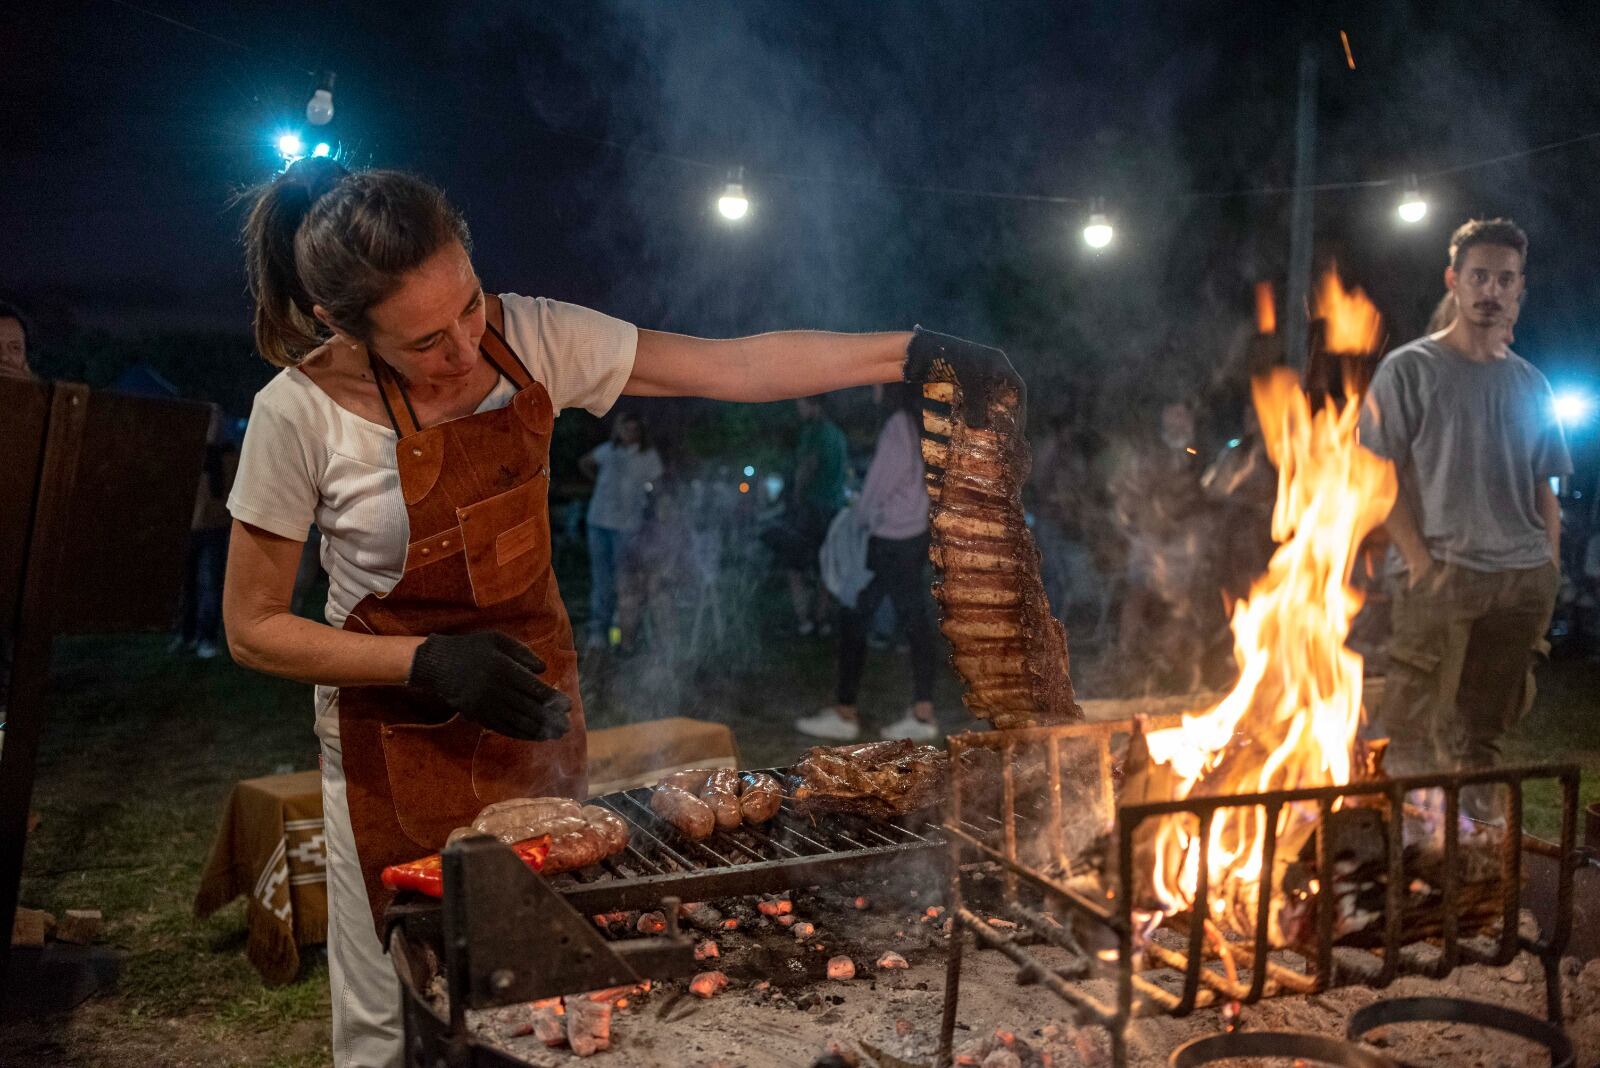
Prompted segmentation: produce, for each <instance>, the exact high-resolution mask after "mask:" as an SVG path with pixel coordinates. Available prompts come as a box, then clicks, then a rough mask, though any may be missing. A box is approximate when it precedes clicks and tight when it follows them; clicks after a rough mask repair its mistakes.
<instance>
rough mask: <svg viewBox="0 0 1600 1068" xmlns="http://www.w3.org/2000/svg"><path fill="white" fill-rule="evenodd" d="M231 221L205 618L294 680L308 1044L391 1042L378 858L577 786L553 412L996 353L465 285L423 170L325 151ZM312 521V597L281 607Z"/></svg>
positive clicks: (394, 856) (754, 396)
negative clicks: (311, 1027) (222, 437)
mask: <svg viewBox="0 0 1600 1068" xmlns="http://www.w3.org/2000/svg"><path fill="white" fill-rule="evenodd" d="M244 238H245V244H246V255H247V260H248V264H247V265H248V269H249V275H250V283H251V292H252V294H253V296H254V298H255V303H256V310H255V335H256V343H257V346H258V348H259V349H260V351H261V354H262V355H263V356H264V357H265V358H266V359H267V360H268V361H269V362H270V363H272V364H274V365H276V366H279V367H282V368H284V370H283V372H282V373H281V374H279V375H277V376H276V377H275V378H274V379H273V380H272V382H270V383H269V384H268V385H267V386H266V387H265V388H264V389H262V390H261V392H260V393H259V394H257V396H256V400H255V406H254V411H253V415H252V418H251V420H250V423H249V429H248V431H247V433H246V436H245V441H244V447H243V450H242V455H241V459H240V464H239V471H238V476H237V480H236V481H235V484H234V488H233V492H232V495H231V496H230V498H229V502H228V503H229V509H230V511H231V512H232V515H233V518H234V524H233V532H232V545H231V549H230V555H229V560H228V575H227V585H226V594H225V603H224V618H225V622H226V625H227V632H228V644H229V648H230V650H231V651H232V653H233V655H234V658H235V659H236V660H238V661H239V662H240V663H241V664H244V665H247V666H249V667H252V668H255V669H256V670H259V671H264V672H268V673H270V674H274V675H280V676H283V677H286V678H291V679H296V680H299V681H302V682H309V683H314V684H315V685H316V733H317V736H318V738H319V740H320V741H321V745H322V765H323V779H322V782H323V810H324V811H323V814H324V819H325V821H326V830H327V855H328V897H329V924H328V946H329V953H328V958H329V981H330V984H331V987H332V995H333V1041H334V1060H335V1063H336V1064H338V1065H341V1066H344V1065H362V1066H370V1065H385V1066H386V1065H398V1064H399V1063H400V1059H401V1043H400V1019H399V1006H400V999H399V988H398V984H397V980H396V978H395V975H394V971H393V969H392V967H391V966H390V964H389V962H387V961H386V960H385V959H384V954H383V947H382V946H381V945H380V943H379V939H378V937H377V934H376V932H375V926H374V925H375V922H376V921H377V920H378V919H379V918H380V917H381V915H382V910H383V907H384V905H385V903H386V894H385V891H384V890H383V889H382V887H381V885H380V883H379V873H380V872H381V871H382V869H383V868H384V867H385V866H386V865H389V864H394V863H397V862H400V861H404V860H406V859H410V858H412V857H415V856H417V855H418V854H421V853H427V852H431V851H435V850H437V849H439V848H440V847H441V846H442V845H443V843H444V840H445V837H446V836H447V835H448V833H449V832H450V830H451V829H453V828H455V827H458V826H461V825H463V824H466V823H469V822H471V820H472V818H473V817H474V815H475V814H476V813H477V812H478V810H479V809H481V808H482V807H483V806H484V805H486V804H488V803H490V802H493V801H499V800H504V799H507V798H511V797H518V796H540V795H547V794H550V795H564V796H570V797H575V798H582V797H584V796H585V792H586V783H585V749H584V725H583V708H582V705H581V702H580V700H579V695H578V678H577V656H576V653H575V652H574V648H573V639H572V629H571V627H570V625H569V624H568V621H567V613H566V609H565V607H564V606H563V604H562V601H561V595H560V592H559V591H558V589H557V587H556V579H555V576H554V574H553V573H552V571H551V562H550V529H549V516H548V513H547V509H546V496H547V493H548V489H549V478H550V470H549V449H550V435H551V427H552V422H553V420H554V419H555V417H556V415H557V414H558V413H559V412H560V411H561V410H562V409H563V408H573V407H581V408H585V409H587V410H589V411H590V412H593V413H595V414H597V415H599V414H602V413H604V412H605V411H606V410H607V409H609V408H610V407H611V405H612V403H613V402H614V401H615V400H616V398H617V396H618V395H619V394H623V393H626V394H629V395H632V396H646V397H672V396H703V397H711V398H715V399H719V400H727V401H774V400H780V399H786V398H793V397H803V396H810V395H813V394H817V393H822V392H825V391H828V390H834V389H841V388H844V387H848V386H859V385H867V384H870V383H876V382H889V381H894V380H897V379H900V378H902V376H904V377H906V378H908V379H909V380H921V379H922V378H925V377H926V376H927V375H928V373H929V372H930V370H931V368H932V366H933V364H934V361H935V360H940V361H943V362H944V363H945V364H948V365H949V366H950V367H952V368H954V370H955V372H956V374H957V375H958V376H959V377H960V380H961V381H963V382H971V383H973V384H974V386H973V388H981V387H982V385H983V384H984V383H987V382H991V381H994V380H995V379H997V378H1001V377H1004V378H1006V379H1008V380H1013V381H1014V380H1015V373H1014V372H1013V371H1012V369H1011V367H1010V365H1009V364H1008V363H1007V362H1006V359H1005V356H1004V354H1002V353H1000V352H999V351H998V350H996V349H988V348H984V347H982V346H979V345H973V344H971V343H968V342H962V341H958V340H956V339H953V338H947V337H943V336H941V335H937V334H929V333H925V332H921V331H917V332H915V333H914V334H906V333H880V334H860V335H848V334H830V333H818V332H783V333H771V334H763V335H759V336H755V337H747V338H738V339H733V340H717V341H712V340H703V339H700V338H693V337H685V336H681V335H677V334H668V333H661V332H658V331H652V330H640V329H637V328H635V327H634V326H632V325H630V324H628V323H625V322H621V321H619V320H616V319H613V318H610V317H609V316H606V315H602V314H600V313H599V312H594V311H590V310H587V309H585V308H580V307H576V306H574V305H570V304H563V303H560V302H559V301H554V300H548V299H545V298H530V297H523V296H518V295H516V294H512V293H506V294H503V295H495V294H492V293H486V292H485V291H484V289H483V286H482V285H481V283H480V281H479V279H478V275H477V272H476V271H475V270H474V269H473V265H472V258H471V255H470V252H471V240H470V238H469V236H468V231H467V225H466V223H465V222H464V221H463V219H462V217H461V216H460V214H459V213H458V212H457V211H456V210H455V209H454V208H453V207H452V206H451V205H450V203H449V202H448V201H447V200H446V199H445V197H444V195H443V194H442V193H441V192H440V191H439V190H438V189H436V188H435V187H433V186H432V185H430V184H428V183H427V182H425V181H423V180H421V179H419V178H416V177H414V176H411V175H408V174H404V173H400V172H395V171H368V172H361V173H350V172H348V171H346V170H345V169H344V168H343V167H342V166H340V165H339V164H338V163H336V162H333V161H331V160H327V159H318V158H310V159H304V160H301V161H299V162H297V163H295V164H294V165H293V166H291V167H289V168H288V169H287V170H286V171H285V172H284V173H283V174H282V175H281V176H279V177H278V178H277V179H276V180H275V181H274V182H272V183H271V184H270V185H269V186H268V187H266V188H265V189H264V190H263V191H262V192H261V193H260V194H259V196H258V198H257V199H256V201H255V203H254V206H253V208H252V210H251V211H250V214H249V217H248V220H247V221H246V223H245V229H244ZM313 523H315V524H316V526H317V528H318V529H319V530H320V531H321V535H322V547H321V555H322V562H323V565H324V567H325V568H326V569H327V572H328V576H329V587H328V601H327V606H326V611H325V618H326V620H327V622H326V623H325V624H324V623H316V622H312V621H310V620H307V619H304V618H300V617H297V616H295V615H294V614H293V613H292V612H291V611H290V598H291V595H292V593H293V589H294V579H295V572H296V569H297V567H298V565H299V560H300V551H301V544H302V543H303V542H304V541H305V539H306V534H307V530H308V528H309V527H310V526H311V524H313Z"/></svg>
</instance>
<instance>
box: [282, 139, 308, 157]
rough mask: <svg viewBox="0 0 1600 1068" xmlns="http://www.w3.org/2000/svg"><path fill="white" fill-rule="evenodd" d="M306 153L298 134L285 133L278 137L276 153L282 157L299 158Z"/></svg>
mask: <svg viewBox="0 0 1600 1068" xmlns="http://www.w3.org/2000/svg"><path fill="white" fill-rule="evenodd" d="M305 154H306V146H305V143H304V142H303V141H301V140H300V135H299V134H292V133H286V134H281V135H279V137H278V155H280V156H282V157H283V158H284V159H299V158H300V157H301V156H303V155H305Z"/></svg>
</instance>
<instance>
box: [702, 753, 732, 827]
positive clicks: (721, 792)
mask: <svg viewBox="0 0 1600 1068" xmlns="http://www.w3.org/2000/svg"><path fill="white" fill-rule="evenodd" d="M700 800H702V801H704V802H705V803H706V804H708V805H710V806H711V814H712V815H713V816H715V817H716V820H717V830H719V831H731V830H734V829H735V828H737V827H738V826H739V824H740V823H741V822H742V820H741V817H740V814H739V773H738V772H737V771H733V770H731V769H728V768H718V769H716V770H715V771H713V772H712V773H711V774H710V775H709V776H707V777H706V784H705V786H703V787H701V788H700Z"/></svg>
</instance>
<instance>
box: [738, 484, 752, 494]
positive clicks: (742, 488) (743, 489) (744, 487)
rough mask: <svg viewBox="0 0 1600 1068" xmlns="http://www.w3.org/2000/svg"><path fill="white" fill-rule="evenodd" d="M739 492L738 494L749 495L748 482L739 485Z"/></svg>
mask: <svg viewBox="0 0 1600 1068" xmlns="http://www.w3.org/2000/svg"><path fill="white" fill-rule="evenodd" d="M739 492H740V493H749V492H750V483H748V482H741V483H739Z"/></svg>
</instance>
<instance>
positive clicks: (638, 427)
mask: <svg viewBox="0 0 1600 1068" xmlns="http://www.w3.org/2000/svg"><path fill="white" fill-rule="evenodd" d="M578 467H579V469H580V470H581V471H583V473H584V474H585V475H587V476H589V477H590V478H592V479H594V495H593V496H592V497H590V498H589V510H588V513H587V519H586V522H587V525H588V528H589V648H591V649H604V648H606V646H607V637H608V635H609V633H610V631H611V627H612V624H613V623H615V622H616V614H617V575H618V571H619V568H620V563H621V560H622V557H623V554H624V553H625V552H627V549H628V542H629V540H631V539H632V537H633V535H635V534H637V533H638V532H639V528H640V527H641V526H643V525H644V519H645V512H646V511H647V510H648V509H649V507H650V494H651V492H652V490H653V489H654V488H655V484H656V483H657V482H658V481H660V479H661V472H662V468H661V454H660V453H659V452H657V451H656V450H655V447H654V446H653V445H651V444H650V434H649V431H648V430H647V429H646V428H645V425H644V420H643V419H641V418H639V417H638V416H637V415H635V414H633V413H632V412H624V413H623V414H622V415H619V416H617V421H616V424H615V425H614V426H613V427H612V430H611V440H610V441H607V442H605V443H604V444H601V445H598V446H596V447H595V448H594V449H592V450H590V452H589V453H588V455H586V456H584V457H583V458H582V459H580V460H579V461H578Z"/></svg>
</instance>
